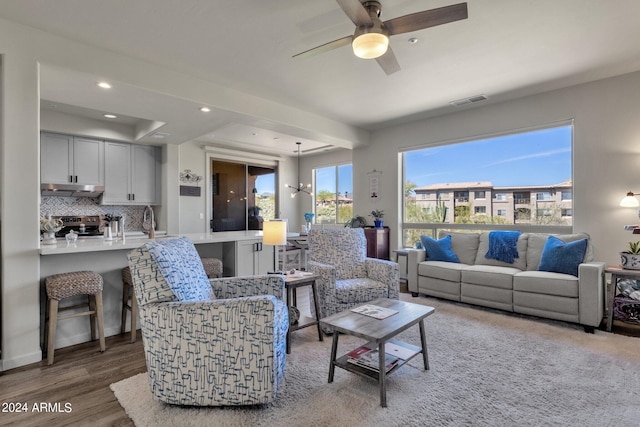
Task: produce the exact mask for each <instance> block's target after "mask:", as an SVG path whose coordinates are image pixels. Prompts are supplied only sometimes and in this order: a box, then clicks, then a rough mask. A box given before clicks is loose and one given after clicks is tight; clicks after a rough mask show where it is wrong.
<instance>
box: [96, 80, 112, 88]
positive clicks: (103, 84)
mask: <svg viewBox="0 0 640 427" xmlns="http://www.w3.org/2000/svg"><path fill="white" fill-rule="evenodd" d="M96 84H97V85H98V87H101V88H102V89H111V85H110V84H109V83H107V82H98V83H96Z"/></svg>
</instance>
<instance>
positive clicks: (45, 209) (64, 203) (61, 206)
mask: <svg viewBox="0 0 640 427" xmlns="http://www.w3.org/2000/svg"><path fill="white" fill-rule="evenodd" d="M144 208H145V207H144V206H103V205H101V204H99V203H98V200H97V199H92V198H89V197H50V196H42V200H41V204H40V215H43V216H46V215H54V216H62V215H106V214H111V215H117V216H122V215H124V221H125V226H124V227H125V231H143V228H142V221H143V217H144Z"/></svg>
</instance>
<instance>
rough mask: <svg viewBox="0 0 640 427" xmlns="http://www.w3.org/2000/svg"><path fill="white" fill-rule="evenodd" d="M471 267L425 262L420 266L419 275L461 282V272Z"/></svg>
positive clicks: (440, 262) (453, 263) (454, 263)
mask: <svg viewBox="0 0 640 427" xmlns="http://www.w3.org/2000/svg"><path fill="white" fill-rule="evenodd" d="M468 267H469V266H468V265H466V264H460V263H456V262H444V261H424V262H421V263H420V264H418V275H419V276H427V277H433V278H436V279H442V280H448V281H450V282H460V278H461V273H460V272H461V271H462V270H464V269H465V268H468Z"/></svg>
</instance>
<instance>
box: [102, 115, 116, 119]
mask: <svg viewBox="0 0 640 427" xmlns="http://www.w3.org/2000/svg"><path fill="white" fill-rule="evenodd" d="M103 116H104V117H106V118H107V119H117V118H118V116H116V115H115V114H103Z"/></svg>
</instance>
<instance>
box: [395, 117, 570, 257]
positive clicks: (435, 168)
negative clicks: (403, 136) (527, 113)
mask: <svg viewBox="0 0 640 427" xmlns="http://www.w3.org/2000/svg"><path fill="white" fill-rule="evenodd" d="M572 134H573V125H572V123H570V122H566V123H565V124H563V125H558V126H552V127H549V128H545V129H537V130H532V131H531V130H527V131H522V132H514V133H512V134H508V135H501V136H497V137H491V138H479V139H477V140H467V141H462V142H460V143H453V144H451V143H449V144H445V145H434V146H431V147H425V148H422V149H412V150H408V151H406V152H403V153H402V154H401V156H402V168H403V176H404V179H403V182H402V185H403V188H404V190H405V193H404V194H405V199H404V206H403V217H402V224H401V227H402V234H403V239H404V244H406V245H411V246H412V245H413V244H414V243H415V241H416V240H417V239H418V238H419V236H420V235H422V234H429V233H432V234H431V235H432V236H433V237H437V236H436V235H434V234H433V233H434V230H437V229H441V228H448V229H454V230H455V229H456V227H455V226H454V225H453V224H464V225H465V227H462V229H463V230H470V231H472V230H473V229H474V227H475V229H477V230H482V229H485V230H486V229H491V225H490V224H499V225H501V226H503V227H502V228H504V229H517V230H521V231H525V232H526V231H527V227H531V226H538V228H537V229H540V227H542V228H544V229H545V230H546V229H550V230H549V232H554V231H553V227H557V228H558V227H564V228H558V230H561V231H558V232H567V226H569V227H570V226H571V225H572V222H573V200H572V199H573V197H572V193H573V182H572V180H571V172H572V167H571V157H572V154H571V153H572ZM438 224H440V226H439V225H438ZM442 224H451V225H450V226H443V225H442ZM474 224H477V226H474ZM509 227H510V228H509Z"/></svg>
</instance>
